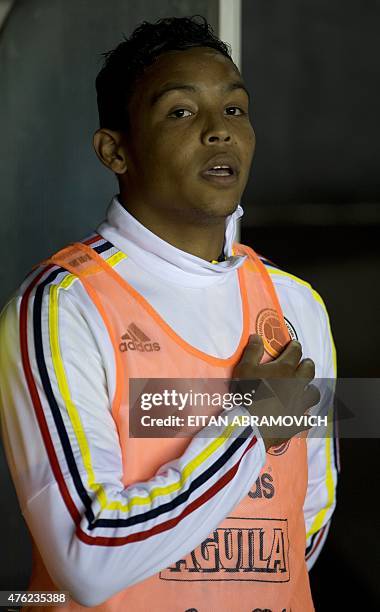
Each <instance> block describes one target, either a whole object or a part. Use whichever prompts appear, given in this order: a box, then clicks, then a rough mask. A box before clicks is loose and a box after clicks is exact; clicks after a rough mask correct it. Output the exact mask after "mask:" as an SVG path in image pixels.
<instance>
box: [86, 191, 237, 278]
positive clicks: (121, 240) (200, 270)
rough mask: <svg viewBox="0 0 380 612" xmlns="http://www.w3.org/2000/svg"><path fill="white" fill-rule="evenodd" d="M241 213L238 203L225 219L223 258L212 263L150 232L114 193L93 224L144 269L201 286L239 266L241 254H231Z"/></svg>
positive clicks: (101, 233) (102, 234)
mask: <svg viewBox="0 0 380 612" xmlns="http://www.w3.org/2000/svg"><path fill="white" fill-rule="evenodd" d="M242 215H243V209H242V207H241V206H240V204H239V205H238V206H237V208H236V210H235V211H234V212H233V213H232V214H231V215H229V216H228V217H227V218H226V229H225V241H224V256H225V257H226V260H225V261H223V262H219V263H215V264H212V263H210V262H208V261H205V260H204V259H201V258H200V257H197V256H195V255H192V254H191V253H187V252H185V251H181V250H180V249H178V248H177V247H175V246H173V245H172V244H170V243H168V242H166V241H165V240H163V239H162V238H160V237H159V236H157V235H156V234H154V233H153V232H151V231H150V230H149V229H148V228H146V227H145V226H144V225H142V224H141V223H140V222H139V221H138V220H137V219H136V218H135V217H133V215H131V214H130V213H129V212H128V211H127V210H126V209H125V208H124V207H123V206H122V205H121V204H120V202H119V200H118V198H117V196H115V197H114V198H113V199H112V200H111V203H110V205H109V206H108V209H107V213H106V219H105V221H103V222H102V223H101V224H100V225H99V226H98V227H97V232H98V233H99V234H100V235H101V236H103V237H104V238H106V239H107V240H109V241H110V242H112V244H114V245H115V246H116V247H117V248H118V249H120V250H121V251H123V252H124V253H126V254H127V255H128V257H130V258H131V259H132V260H133V261H134V262H135V263H136V264H137V265H141V267H143V268H144V269H145V270H146V271H148V272H151V273H154V274H156V275H158V276H161V277H163V278H165V279H166V280H171V281H173V282H178V283H179V284H181V285H188V286H205V285H208V284H210V283H213V282H214V281H215V282H216V281H218V280H221V275H225V274H227V273H229V272H232V271H233V270H236V269H237V268H239V267H240V266H241V265H242V263H243V261H244V259H245V257H241V256H234V255H233V254H232V248H233V241H234V238H235V234H236V225H237V221H238V219H240V217H241V216H242Z"/></svg>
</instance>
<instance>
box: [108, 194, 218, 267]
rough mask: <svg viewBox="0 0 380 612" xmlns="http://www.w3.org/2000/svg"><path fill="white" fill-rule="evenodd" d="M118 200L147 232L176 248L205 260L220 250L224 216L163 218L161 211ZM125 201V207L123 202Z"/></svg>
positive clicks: (210, 258) (215, 256) (214, 257)
mask: <svg viewBox="0 0 380 612" xmlns="http://www.w3.org/2000/svg"><path fill="white" fill-rule="evenodd" d="M119 201H120V204H121V205H122V206H124V208H125V209H126V210H128V212H129V213H130V214H131V215H133V216H134V217H135V219H137V221H139V222H140V223H141V224H142V225H144V226H145V227H146V228H147V229H149V230H150V231H151V232H153V233H154V234H156V236H159V238H161V239H162V240H165V242H168V243H169V244H171V245H173V246H174V247H176V248H177V249H180V250H181V251H184V252H186V253H190V254H191V255H195V256H196V257H199V258H201V259H204V260H205V261H212V260H217V259H218V257H219V256H220V254H221V253H222V251H223V246H224V235H225V217H217V218H206V219H205V218H202V219H200V218H194V219H191V220H189V219H187V218H185V217H182V218H181V217H179V215H175V214H171V215H170V213H169V211H168V216H164V215H163V214H162V212H160V211H158V213H156V212H155V211H154V210H153V211H152V210H150V209H149V210H147V209H145V208H143V207H139V206H136V207H134V206H133V203H132V202H131V201H130V199H128V200H127V199H124V198H123V195H122V193H121V194H120V196H119ZM127 201H128V206H127V205H126V202H127Z"/></svg>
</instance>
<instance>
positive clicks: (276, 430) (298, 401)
mask: <svg viewBox="0 0 380 612" xmlns="http://www.w3.org/2000/svg"><path fill="white" fill-rule="evenodd" d="M263 354H264V345H263V341H262V338H261V336H259V335H258V334H253V335H251V336H250V338H249V341H248V345H247V347H246V349H245V351H244V353H243V355H242V357H241V359H240V361H239V363H238V364H237V365H236V366H235V369H234V371H233V373H232V379H233V380H232V387H233V390H234V391H235V392H236V387H237V386H238V389H239V392H243V393H244V392H245V391H250V390H251V389H252V387H254V388H256V392H255V396H254V401H253V405H252V406H251V407H250V408H247V410H249V412H250V413H251V415H255V416H257V417H258V418H259V419H260V418H261V417H263V416H266V417H269V416H273V417H279V416H291V417H300V416H302V415H305V414H306V415H307V414H308V410H309V409H310V408H311V407H312V406H314V405H315V404H317V403H318V402H319V400H320V393H319V390H318V389H317V387H315V386H314V385H311V384H310V382H311V381H312V380H313V378H314V376H315V365H314V362H313V360H312V359H303V360H302V361H301V362H300V359H301V357H302V347H301V344H300V343H299V342H297V341H296V340H292V341H291V342H289V344H288V345H287V346H286V347H285V349H284V350H283V351H282V353H281V354H280V355H279V356H278V357H277V359H274V360H273V361H270V362H268V363H264V364H261V363H260V361H261V359H262V356H263ZM235 379H238V380H237V381H236V380H235ZM260 381H261V382H260ZM252 383H253V384H252ZM258 383H259V384H258ZM307 429H310V427H305V426H302V425H300V426H297V425H294V426H292V427H286V426H280V425H278V426H277V425H276V426H272V427H269V426H262V427H259V431H260V434H261V435H262V437H263V440H264V444H265V448H266V450H268V449H269V448H270V447H271V446H278V445H279V444H282V443H283V442H284V441H286V440H289V439H290V438H292V437H293V436H295V435H296V434H298V433H300V432H301V431H305V430H307Z"/></svg>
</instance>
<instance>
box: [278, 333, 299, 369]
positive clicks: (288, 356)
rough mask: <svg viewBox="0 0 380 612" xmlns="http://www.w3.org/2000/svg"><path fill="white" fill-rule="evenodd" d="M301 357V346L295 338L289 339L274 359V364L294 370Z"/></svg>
mask: <svg viewBox="0 0 380 612" xmlns="http://www.w3.org/2000/svg"><path fill="white" fill-rule="evenodd" d="M301 357H302V346H301V344H300V342H298V341H297V340H291V342H289V344H287V345H286V347H285V348H284V350H283V351H282V353H281V354H280V355H279V357H277V359H276V360H275V362H276V364H278V365H279V366H280V365H281V366H282V367H283V368H286V369H288V370H292V371H294V370H295V369H296V367H297V366H298V364H299V361H300V359H301Z"/></svg>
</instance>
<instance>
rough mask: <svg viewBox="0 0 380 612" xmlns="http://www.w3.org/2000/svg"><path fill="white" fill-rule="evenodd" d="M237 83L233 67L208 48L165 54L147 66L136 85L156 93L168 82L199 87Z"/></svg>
mask: <svg viewBox="0 0 380 612" xmlns="http://www.w3.org/2000/svg"><path fill="white" fill-rule="evenodd" d="M237 77H238V78H239V80H241V76H240V73H239V70H238V69H237V67H236V66H235V64H234V63H233V62H232V61H231V60H230V59H228V58H227V57H225V56H224V55H222V54H221V53H219V52H218V51H216V50H214V49H211V48H208V47H194V48H191V49H186V50H184V51H168V52H166V53H163V54H162V55H159V56H158V58H157V59H156V60H155V61H154V63H153V64H152V65H151V66H149V67H148V68H147V69H146V70H145V72H144V74H143V76H142V78H141V81H140V83H139V85H143V87H144V91H146V93H148V94H151V93H155V92H158V91H159V90H160V88H161V87H163V86H164V85H165V84H167V83H168V82H170V81H176V82H183V83H186V82H192V83H199V84H200V85H201V86H203V87H211V86H213V85H215V84H216V83H217V84H219V85H220V84H221V83H223V82H224V83H226V84H227V83H228V82H232V81H236V78H237Z"/></svg>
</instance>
